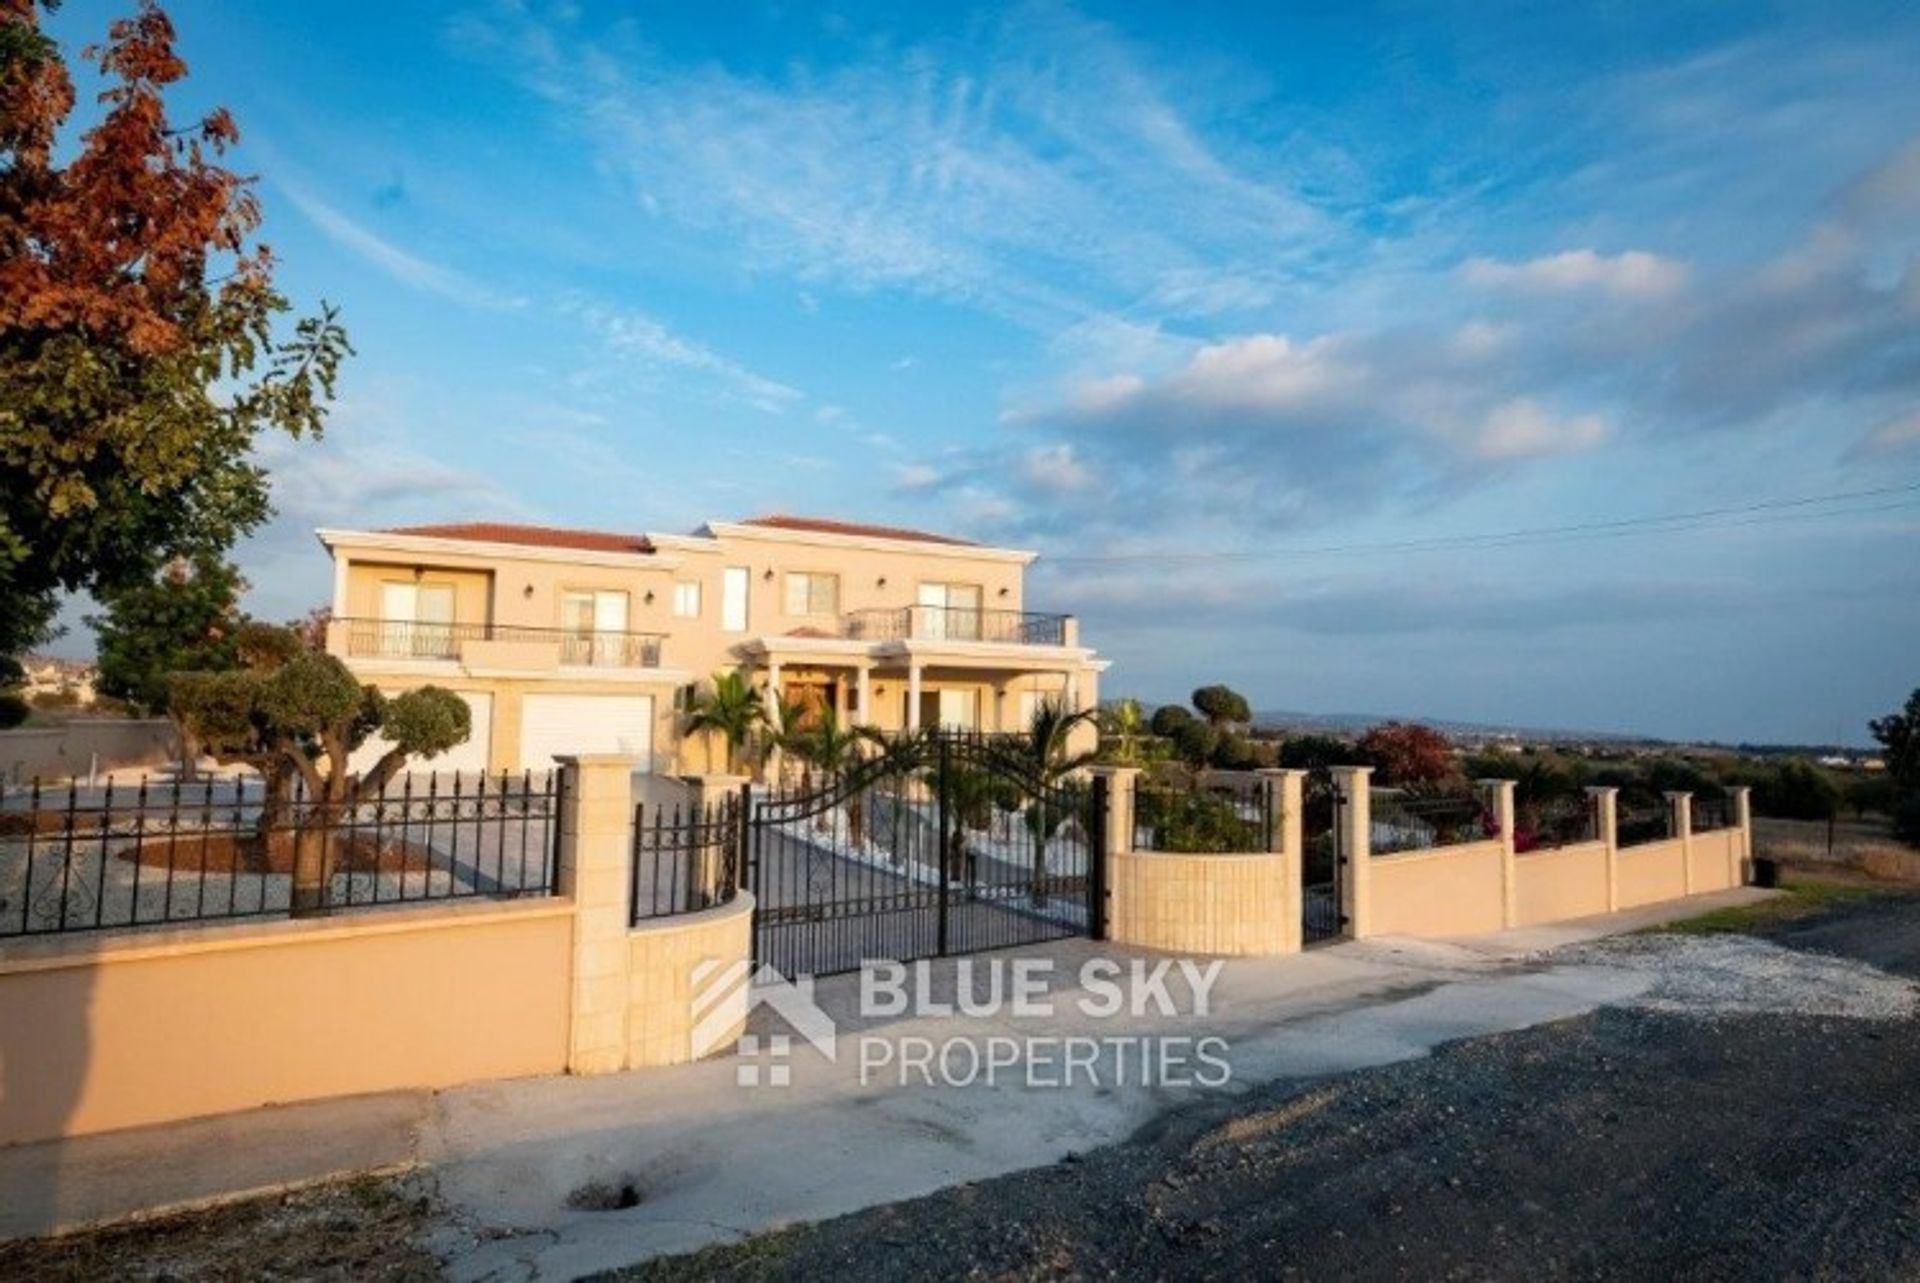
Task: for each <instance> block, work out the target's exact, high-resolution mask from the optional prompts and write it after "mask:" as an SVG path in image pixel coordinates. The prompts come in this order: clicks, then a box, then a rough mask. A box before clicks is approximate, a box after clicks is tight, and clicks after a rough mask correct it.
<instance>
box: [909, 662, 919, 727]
mask: <svg viewBox="0 0 1920 1283" xmlns="http://www.w3.org/2000/svg"><path fill="white" fill-rule="evenodd" d="M907 729H908V730H910V731H917V730H919V729H920V665H918V664H915V663H909V664H908V665H907Z"/></svg>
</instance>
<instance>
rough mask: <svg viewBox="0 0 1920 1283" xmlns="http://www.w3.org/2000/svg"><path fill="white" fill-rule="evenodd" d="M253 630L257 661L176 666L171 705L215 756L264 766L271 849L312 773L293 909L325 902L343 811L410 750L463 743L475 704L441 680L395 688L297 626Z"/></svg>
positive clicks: (264, 839) (427, 754) (388, 776)
mask: <svg viewBox="0 0 1920 1283" xmlns="http://www.w3.org/2000/svg"><path fill="white" fill-rule="evenodd" d="M246 633H247V635H246V636H245V637H243V638H242V639H241V641H240V646H241V650H242V654H243V656H244V657H245V659H246V662H247V664H248V666H247V667H245V668H242V669H239V670H237V671H234V672H227V673H182V674H179V675H177V676H176V677H175V679H174V684H173V705H172V707H173V715H174V717H175V718H176V719H177V720H178V721H179V722H180V723H181V726H182V729H183V730H184V731H189V732H190V733H191V734H192V735H193V736H194V738H196V739H197V740H198V741H199V742H200V744H201V745H202V746H203V747H204V748H205V749H206V751H207V752H208V753H210V754H212V755H213V757H214V759H215V760H216V761H220V762H229V763H243V764H245V765H248V766H252V767H253V768H254V769H255V770H257V771H259V772H260V773H261V775H262V776H263V777H264V778H265V780H266V785H267V800H266V803H265V804H264V805H263V806H262V808H261V816H260V839H261V848H262V855H263V856H264V854H265V850H266V846H267V844H268V843H270V842H271V841H272V840H273V834H274V833H275V831H276V830H279V829H282V828H284V827H285V826H286V817H287V814H288V809H289V805H290V794H291V787H292V785H293V784H294V783H295V782H296V781H297V782H299V783H301V784H304V785H305V787H306V795H307V797H306V802H305V812H304V814H303V815H302V817H301V820H302V822H301V823H299V824H298V825H296V826H294V848H293V910H294V912H295V913H313V912H319V911H321V910H324V909H325V908H326V902H327V891H328V888H329V887H330V886H331V885H332V882H333V871H334V854H335V852H334V843H333V841H332V838H333V834H334V831H335V830H336V829H337V827H338V824H339V819H340V817H341V816H342V815H344V814H346V813H348V812H350V811H351V810H352V809H353V808H354V807H356V806H359V805H361V804H362V803H364V802H368V801H372V800H376V799H378V798H379V797H380V795H381V793H382V792H383V791H384V790H385V789H386V786H387V784H388V782H389V781H391V780H392V779H393V777H394V776H395V775H397V774H399V772H400V771H401V769H402V768H404V767H405V766H406V764H407V761H408V760H409V759H410V758H414V757H421V758H428V759H431V758H433V757H437V756H438V755H439V754H441V753H444V752H446V751H447V750H448V749H450V748H453V747H454V746H455V745H457V744H462V743H464V742H465V741H466V739H467V737H468V736H469V735H471V734H472V732H473V723H472V714H471V713H470V711H469V710H468V708H467V704H466V701H465V700H462V699H461V698H460V697H459V696H458V695H455V694H454V693H453V692H452V691H449V690H444V689H442V688H440V687H438V686H423V687H420V688H419V689H418V690H411V691H408V692H406V693H405V694H403V695H396V696H392V697H388V696H387V695H384V694H382V693H381V692H380V691H379V690H378V689H376V688H374V687H372V686H366V685H363V684H361V682H360V681H359V679H358V678H356V677H354V675H353V673H352V672H350V671H349V670H348V668H347V666H346V665H345V664H343V663H341V662H340V660H338V659H337V658H335V657H334V656H332V655H322V654H318V653H316V652H314V651H311V650H308V649H306V648H305V647H304V646H302V645H301V644H300V641H299V638H298V637H296V636H295V635H294V634H293V633H291V632H289V631H288V630H287V629H284V628H271V627H268V626H264V625H260V626H255V627H253V628H249V629H248V630H246ZM376 733H378V734H379V735H381V736H382V737H384V738H385V739H386V740H387V742H388V743H389V744H390V746H391V747H389V748H388V749H387V751H386V752H385V753H383V754H382V755H381V756H380V758H379V760H378V761H376V762H375V763H374V764H373V766H372V767H371V768H370V769H368V770H367V771H365V772H364V773H355V772H354V771H353V770H352V769H351V767H350V766H349V761H350V759H351V757H352V754H353V752H354V750H355V749H357V748H359V747H360V746H361V745H362V744H364V743H366V741H367V740H368V739H369V738H371V737H372V736H373V735H374V734H376Z"/></svg>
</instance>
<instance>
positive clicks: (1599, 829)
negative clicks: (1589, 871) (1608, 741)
mask: <svg viewBox="0 0 1920 1283" xmlns="http://www.w3.org/2000/svg"><path fill="white" fill-rule="evenodd" d="M1587 797H1588V799H1589V800H1590V801H1591V802H1592V803H1593V835H1594V836H1595V837H1596V838H1598V839H1599V840H1600V841H1602V842H1604V843H1606V845H1607V912H1608V913H1612V912H1614V911H1615V910H1616V909H1618V908H1619V907H1620V790H1619V789H1616V788H1589V789H1588V790H1587Z"/></svg>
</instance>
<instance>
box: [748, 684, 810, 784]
mask: <svg viewBox="0 0 1920 1283" xmlns="http://www.w3.org/2000/svg"><path fill="white" fill-rule="evenodd" d="M809 711H810V705H808V704H807V702H806V701H805V700H800V699H788V698H787V697H786V696H785V695H784V694H781V695H776V696H775V697H774V702H773V708H772V710H771V711H770V712H769V713H768V714H767V715H766V717H765V718H763V719H762V722H763V725H762V728H761V736H762V744H761V751H762V753H763V755H766V756H770V755H772V754H773V753H776V752H778V753H782V754H787V753H791V754H792V755H793V756H794V757H796V758H798V759H799V761H800V791H801V792H802V793H811V792H812V791H813V774H812V771H811V770H810V769H809V768H810V765H811V763H812V758H811V756H810V755H809V753H808V743H807V741H808V737H809V736H810V735H811V734H812V732H811V731H810V730H809V729H808V727H807V725H806V721H807V714H808V712H809Z"/></svg>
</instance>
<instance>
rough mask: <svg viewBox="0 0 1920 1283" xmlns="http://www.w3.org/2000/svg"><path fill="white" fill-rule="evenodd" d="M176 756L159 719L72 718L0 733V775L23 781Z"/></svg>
mask: <svg viewBox="0 0 1920 1283" xmlns="http://www.w3.org/2000/svg"><path fill="white" fill-rule="evenodd" d="M179 755H180V735H179V732H178V731H177V730H175V729H174V725H173V723H172V722H171V721H170V720H168V719H167V718H164V717H151V718H138V719H135V718H122V717H76V718H73V719H72V720H70V721H67V722H64V723H62V724H61V725H59V726H47V727H35V728H34V729H32V730H11V731H0V779H4V780H6V781H7V782H9V783H12V784H24V783H26V782H28V781H30V780H32V779H33V778H34V777H36V776H38V777H39V778H41V779H47V780H57V779H66V778H68V777H70V776H75V775H85V774H86V773H87V771H88V769H89V768H91V767H93V766H96V765H97V766H98V768H99V769H100V770H102V771H111V770H118V769H120V768H123V767H130V766H158V765H161V764H162V763H164V762H167V761H170V760H172V759H174V758H176V757H178V756H179Z"/></svg>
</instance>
